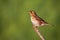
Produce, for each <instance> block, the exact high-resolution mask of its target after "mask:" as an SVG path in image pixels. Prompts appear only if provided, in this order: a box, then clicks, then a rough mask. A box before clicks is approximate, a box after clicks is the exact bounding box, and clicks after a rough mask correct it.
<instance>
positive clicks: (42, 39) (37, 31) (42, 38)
mask: <svg viewBox="0 0 60 40" xmlns="http://www.w3.org/2000/svg"><path fill="white" fill-rule="evenodd" d="M33 28H34V30H35V32H36V33H37V34H38V36H39V37H40V38H41V40H45V39H44V37H43V36H42V35H41V33H40V32H39V30H38V28H37V27H36V26H33Z"/></svg>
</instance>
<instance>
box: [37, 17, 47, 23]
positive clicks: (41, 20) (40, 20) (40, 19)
mask: <svg viewBox="0 0 60 40" xmlns="http://www.w3.org/2000/svg"><path fill="white" fill-rule="evenodd" d="M36 20H38V21H39V22H40V23H46V24H48V23H47V22H46V21H44V20H43V19H42V18H40V17H39V16H36Z"/></svg>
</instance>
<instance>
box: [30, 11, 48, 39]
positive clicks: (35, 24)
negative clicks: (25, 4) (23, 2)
mask: <svg viewBox="0 0 60 40" xmlns="http://www.w3.org/2000/svg"><path fill="white" fill-rule="evenodd" d="M29 14H30V18H31V22H32V24H33V28H34V30H35V32H36V33H37V34H38V36H39V37H40V38H41V40H45V38H44V37H43V35H41V32H40V31H39V30H38V28H39V27H42V26H44V25H49V23H47V22H46V21H45V20H43V19H42V18H41V17H39V16H38V15H37V14H36V12H35V11H34V10H30V11H29Z"/></svg>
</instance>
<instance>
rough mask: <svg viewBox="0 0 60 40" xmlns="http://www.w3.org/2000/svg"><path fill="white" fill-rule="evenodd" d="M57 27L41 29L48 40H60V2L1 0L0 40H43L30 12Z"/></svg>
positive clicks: (55, 0)
mask: <svg viewBox="0 0 60 40" xmlns="http://www.w3.org/2000/svg"><path fill="white" fill-rule="evenodd" d="M30 10H35V11H36V12H37V15H39V16H40V17H41V18H43V19H44V20H45V21H47V22H48V23H50V24H52V25H55V26H44V27H41V28H39V30H40V31H41V34H42V35H44V37H45V39H46V40H60V1H59V0H0V40H41V39H40V38H39V37H38V35H37V34H36V33H35V31H34V30H33V27H32V23H31V21H30V16H29V14H28V12H29V11H30Z"/></svg>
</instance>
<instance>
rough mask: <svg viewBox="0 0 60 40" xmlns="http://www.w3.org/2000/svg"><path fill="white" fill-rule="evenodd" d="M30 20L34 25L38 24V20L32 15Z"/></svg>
mask: <svg viewBox="0 0 60 40" xmlns="http://www.w3.org/2000/svg"><path fill="white" fill-rule="evenodd" d="M31 22H32V23H33V25H34V26H39V25H40V24H39V22H38V21H37V20H36V19H35V18H34V17H31Z"/></svg>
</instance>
